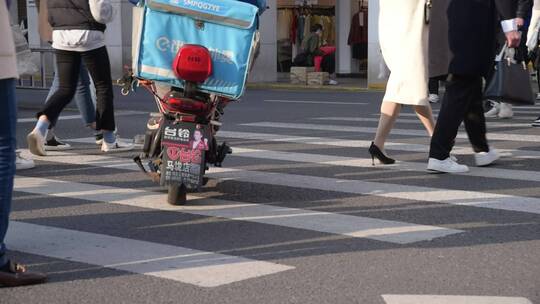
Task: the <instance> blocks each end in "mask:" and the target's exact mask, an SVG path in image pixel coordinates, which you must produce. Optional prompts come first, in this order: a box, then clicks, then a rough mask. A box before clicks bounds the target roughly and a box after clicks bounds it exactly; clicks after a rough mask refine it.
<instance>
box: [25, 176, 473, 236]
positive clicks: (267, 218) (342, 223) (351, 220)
mask: <svg viewBox="0 0 540 304" xmlns="http://www.w3.org/2000/svg"><path fill="white" fill-rule="evenodd" d="M15 190H16V191H21V192H25V193H32V194H42V195H49V196H55V197H66V198H74V199H84V200H90V201H97V202H104V203H109V204H118V205H127V206H134V207H140V208H149V209H156V210H165V211H174V212H182V213H188V214H196V215H203V216H212V217H220V218H227V219H231V220H239V221H246V222H253V223H262V224H269V225H277V226H282V227H289V228H297V229H305V230H311V231H317V232H323V233H331V234H337V235H342V236H347V237H353V238H367V239H372V240H377V241H383V242H390V243H396V244H408V243H414V242H419V241H427V240H432V239H434V238H439V237H444V236H448V235H451V234H456V233H461V232H463V231H461V230H456V229H448V228H444V227H436V226H428V225H416V224H410V223H403V222H397V221H387V220H380V219H374V218H368V217H361V216H350V215H343V214H335V213H329V212H319V211H311V210H304V209H297V208H286V207H281V206H273V205H264V204H253V203H244V202H236V201H235V202H232V201H225V200H218V199H207V198H201V197H198V196H194V195H190V196H189V198H188V199H189V200H190V201H193V200H199V202H197V203H195V204H194V205H192V206H185V207H182V208H179V207H175V206H170V205H168V204H167V203H166V202H165V194H164V193H158V192H151V191H145V190H140V189H130V188H115V187H108V186H98V185H92V184H83V183H74V182H67V181H58V180H52V179H44V178H32V177H17V178H16V179H15ZM201 204H202V205H201Z"/></svg>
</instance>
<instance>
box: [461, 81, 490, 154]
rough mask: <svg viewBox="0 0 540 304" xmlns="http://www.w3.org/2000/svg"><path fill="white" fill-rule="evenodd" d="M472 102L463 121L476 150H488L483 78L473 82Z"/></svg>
mask: <svg viewBox="0 0 540 304" xmlns="http://www.w3.org/2000/svg"><path fill="white" fill-rule="evenodd" d="M471 94H472V98H471V103H470V104H469V106H468V108H467V111H466V113H465V116H464V119H463V122H464V124H465V130H466V131H467V135H468V137H469V141H470V142H471V145H472V148H473V150H474V152H477V153H478V152H488V151H489V145H488V142H487V139H486V119H485V117H484V113H483V112H484V111H483V108H484V107H483V106H482V80H481V79H477V80H476V83H474V84H471Z"/></svg>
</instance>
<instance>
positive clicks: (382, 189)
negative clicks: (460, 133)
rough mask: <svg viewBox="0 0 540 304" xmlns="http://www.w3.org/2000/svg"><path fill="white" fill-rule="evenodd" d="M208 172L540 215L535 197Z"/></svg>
mask: <svg viewBox="0 0 540 304" xmlns="http://www.w3.org/2000/svg"><path fill="white" fill-rule="evenodd" d="M207 175H208V176H210V177H214V178H220V179H231V180H234V181H240V182H247V183H257V184H268V185H275V186H286V187H295V188H302V189H313V190H323V191H334V192H341V193H350V194H358V195H373V196H378V197H388V198H396V199H406V200H412V201H420V202H431V203H442V204H449V205H455V206H471V207H481V208H488V209H494V210H506V211H518V212H526V213H534V214H540V199H538V198H533V197H522V196H512V195H505V194H496V193H485V192H477V191H463V190H448V189H439V188H430V187H421V186H407V185H398V184H386V183H379V182H365V181H359V180H348V179H337V178H328V177H317V176H305V175H294V174H285V173H274V172H263V171H248V170H241V169H226V168H212V169H211V170H210V173H209V174H207Z"/></svg>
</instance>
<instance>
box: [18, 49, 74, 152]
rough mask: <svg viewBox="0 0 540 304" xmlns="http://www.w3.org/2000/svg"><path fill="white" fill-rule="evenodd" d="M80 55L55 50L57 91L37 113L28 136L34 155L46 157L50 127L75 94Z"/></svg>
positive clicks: (29, 145)
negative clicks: (35, 122)
mask: <svg viewBox="0 0 540 304" xmlns="http://www.w3.org/2000/svg"><path fill="white" fill-rule="evenodd" d="M80 60H81V59H80V55H79V53H77V52H68V51H61V50H57V52H56V64H57V66H58V80H59V82H58V90H56V92H55V93H54V94H53V95H52V96H51V98H50V99H49V100H48V101H47V103H46V104H45V105H44V106H43V108H42V110H41V111H40V112H38V113H37V117H38V122H37V124H36V127H35V128H34V130H33V131H32V132H31V133H30V134H28V136H27V141H28V148H29V149H30V152H32V153H33V154H36V155H46V152H45V137H46V136H47V129H48V127H49V126H50V125H52V126H54V124H55V122H56V121H57V120H58V117H59V116H60V113H61V112H62V110H63V109H64V108H65V106H66V105H67V104H68V103H69V102H70V101H71V99H72V98H73V95H74V94H75V88H76V84H77V79H78V78H79V77H78V76H79V68H80Z"/></svg>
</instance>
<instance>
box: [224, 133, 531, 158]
mask: <svg viewBox="0 0 540 304" xmlns="http://www.w3.org/2000/svg"><path fill="white" fill-rule="evenodd" d="M219 136H220V137H225V138H238V139H246V140H261V141H270V142H292V143H302V144H310V145H321V146H336V147H347V148H369V146H370V145H371V141H370V140H351V139H342V138H331V137H313V136H294V135H281V134H273V133H256V132H236V131H220V132H219ZM384 147H385V149H386V150H396V151H408V152H423V153H428V151H429V146H428V145H420V144H408V143H396V142H387V143H386V144H385V146H384ZM497 151H499V153H500V154H501V155H502V156H505V157H512V158H525V159H535V158H538V159H540V152H536V151H522V150H515V149H497ZM452 153H454V154H457V155H461V154H472V153H473V151H472V149H471V148H461V147H455V148H454V149H453V150H452Z"/></svg>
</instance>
